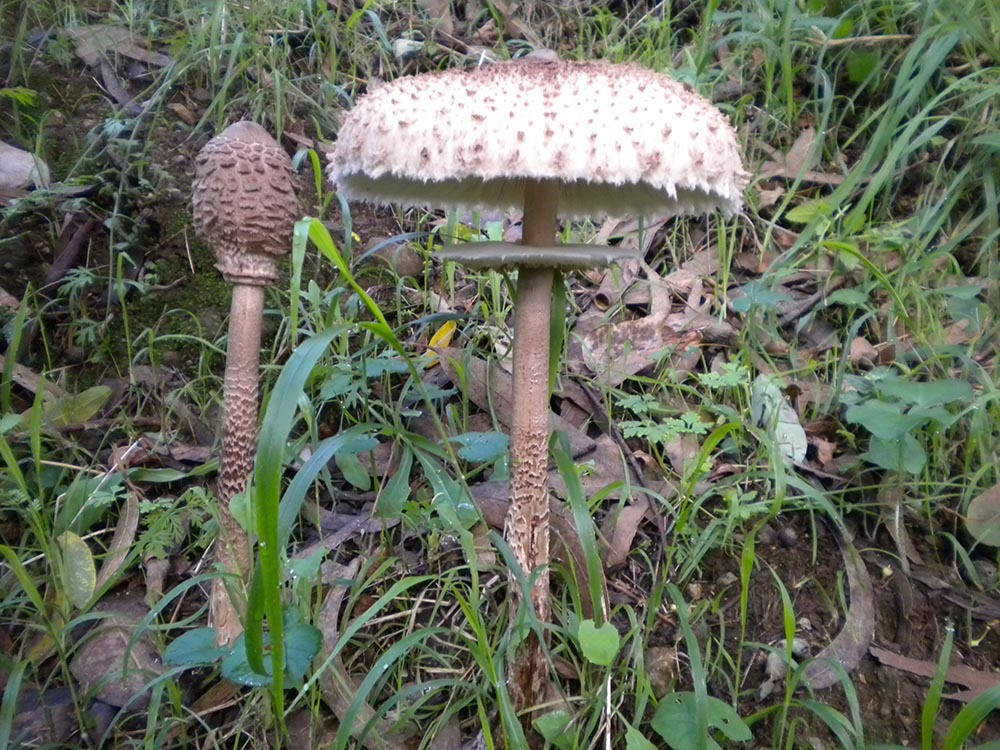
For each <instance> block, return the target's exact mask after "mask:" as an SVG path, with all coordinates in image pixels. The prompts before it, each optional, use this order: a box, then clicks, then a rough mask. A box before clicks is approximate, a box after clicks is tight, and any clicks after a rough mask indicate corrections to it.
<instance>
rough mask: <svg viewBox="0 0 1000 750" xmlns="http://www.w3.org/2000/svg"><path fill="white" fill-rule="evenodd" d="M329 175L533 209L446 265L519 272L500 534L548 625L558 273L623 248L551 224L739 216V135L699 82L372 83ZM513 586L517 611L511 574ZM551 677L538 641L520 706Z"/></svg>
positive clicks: (567, 76) (565, 72) (518, 669)
mask: <svg viewBox="0 0 1000 750" xmlns="http://www.w3.org/2000/svg"><path fill="white" fill-rule="evenodd" d="M403 123H405V124H406V126H405V128H404V127H403ZM404 130H405V133H404V132H403V131H404ZM329 175H330V178H331V180H332V181H333V182H334V184H335V185H336V187H337V189H338V190H339V191H340V192H341V194H343V195H344V196H345V197H347V198H352V199H361V200H367V201H373V202H376V203H383V204H386V203H398V204H402V205H406V206H424V207H432V208H433V207H455V208H467V209H468V208H471V209H478V208H483V209H498V208H499V209H508V208H523V210H524V220H523V240H522V243H521V246H519V247H516V248H514V249H512V247H511V246H510V245H504V244H503V243H475V244H470V245H468V246H461V247H460V246H455V247H452V248H448V249H447V254H448V257H451V258H453V259H457V260H460V261H462V262H467V263H478V264H480V265H487V264H488V263H494V264H496V265H515V266H516V267H517V268H518V280H517V300H516V305H515V311H514V318H515V319H514V330H515V341H514V371H513V380H514V393H513V401H514V404H513V412H514V415H513V421H512V424H511V426H510V433H511V509H510V513H509V515H508V519H507V526H506V533H507V538H508V542H509V543H510V546H511V549H512V550H513V552H514V554H515V557H516V558H517V562H518V564H519V565H520V566H521V568H522V569H523V570H524V571H525V574H526V575H531V574H533V573H534V574H536V577H535V585H534V587H533V588H532V590H531V603H532V606H533V607H534V610H535V614H536V616H537V618H538V619H539V620H540V621H542V622H546V621H547V620H548V618H549V614H550V608H549V606H550V605H549V594H548V577H547V575H546V573H545V569H546V567H547V565H548V563H549V556H548V537H549V531H548V518H547V517H548V508H549V505H548V500H547V486H546V482H547V471H548V437H549V425H548V416H549V360H548V357H549V320H550V317H551V315H550V314H551V302H552V281H553V270H552V269H553V268H566V267H572V266H573V265H577V264H579V265H585V264H590V265H593V264H595V263H606V262H608V260H609V256H612V257H613V256H614V255H615V254H616V253H618V252H619V251H618V250H617V249H615V248H607V249H605V251H604V252H600V251H595V250H596V249H595V248H594V247H592V246H566V245H556V244H555V242H554V238H555V236H556V229H557V225H556V218H557V217H559V216H562V217H575V216H588V217H591V218H596V217H600V216H608V215H611V216H618V215H623V214H640V215H648V214H653V213H655V214H658V215H663V214H670V213H674V214H679V213H706V212H709V211H713V210H716V209H721V210H722V211H723V212H724V213H727V214H733V213H735V212H736V211H737V210H739V207H740V205H741V203H742V192H743V188H744V186H745V184H746V177H747V176H746V173H745V172H744V171H743V167H742V163H741V159H740V154H739V147H738V144H737V141H736V134H735V132H734V131H733V128H732V127H731V126H730V124H729V122H728V120H727V119H726V117H725V116H724V115H723V114H722V113H721V112H719V110H717V109H716V108H715V107H713V106H712V105H711V104H710V103H709V102H708V101H707V100H705V99H704V98H702V97H701V96H699V95H698V94H697V93H696V92H695V91H694V89H692V88H691V87H690V86H687V85H685V84H681V83H679V82H677V81H675V80H673V79H671V78H670V77H668V76H665V75H662V74H659V73H655V72H653V71H651V70H648V69H646V68H642V67H639V66H636V65H612V64H609V63H605V62H585V63H575V62H546V63H545V64H534V65H525V64H517V63H497V64H493V65H486V66H483V67H479V68H470V69H465V70H450V71H445V72H442V73H429V74H425V75H417V76H411V77H407V78H401V79H398V80H396V81H393V82H392V83H389V84H385V85H383V86H380V87H378V88H374V89H373V90H372V91H370V92H369V93H368V94H367V95H366V96H365V97H364V98H363V99H361V100H360V101H359V102H358V104H357V106H356V107H355V108H354V110H353V111H352V112H351V114H350V115H349V116H348V118H347V119H346V120H345V122H344V124H343V127H342V128H341V130H340V134H339V136H338V140H337V146H336V149H335V150H334V152H333V154H332V155H331V157H330V166H329ZM511 590H512V592H513V596H514V597H515V601H514V605H515V606H513V607H512V611H514V612H516V610H517V606H516V605H517V604H519V602H520V592H519V589H518V587H517V586H516V585H515V582H514V581H513V579H512V585H511ZM595 609H597V610H598V611H600V608H599V607H595ZM550 671H551V670H550V667H549V665H548V664H547V663H546V660H545V658H544V651H543V649H542V648H541V644H539V643H538V642H537V641H535V642H532V641H531V639H530V638H529V639H528V647H527V648H526V649H525V650H524V651H523V653H522V654H520V655H519V656H518V658H517V660H516V661H515V663H514V664H513V665H512V667H511V670H510V679H509V686H510V691H511V696H512V698H513V699H514V703H515V706H516V707H517V708H518V709H526V708H530V707H532V706H535V705H538V704H539V703H542V702H544V701H545V700H546V698H547V696H546V694H545V693H546V686H547V684H548V682H549V675H550Z"/></svg>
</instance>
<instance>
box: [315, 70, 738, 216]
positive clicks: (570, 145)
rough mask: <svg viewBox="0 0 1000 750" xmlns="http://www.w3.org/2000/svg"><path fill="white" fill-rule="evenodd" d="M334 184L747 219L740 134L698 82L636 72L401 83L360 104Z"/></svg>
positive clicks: (392, 197)
mask: <svg viewBox="0 0 1000 750" xmlns="http://www.w3.org/2000/svg"><path fill="white" fill-rule="evenodd" d="M329 176H330V178H331V180H332V181H333V183H334V184H335V185H336V187H337V189H338V190H339V191H340V192H341V193H342V194H343V195H344V196H345V197H347V198H354V199H363V200H368V201H372V202H376V203H399V204H403V205H417V206H428V207H434V206H446V205H447V206H456V207H462V208H500V209H506V208H521V207H523V202H524V191H525V182H526V181H527V180H557V181H559V182H560V192H559V215H560V216H604V215H612V216H618V215H622V214H626V213H628V214H646V215H648V214H652V213H657V214H664V213H668V214H669V213H698V212H707V211H711V210H713V209H716V208H719V209H722V210H723V211H725V212H726V213H729V214H731V213H733V212H735V211H737V210H738V209H739V207H740V205H741V203H742V191H743V187H744V186H745V184H746V173H745V172H744V171H743V167H742V163H741V160H740V155H739V149H738V146H737V142H736V134H735V132H734V130H733V128H732V126H731V125H730V124H729V121H728V120H727V119H726V117H725V116H724V115H723V114H722V113H721V112H720V111H719V110H718V109H716V108H715V107H714V106H713V105H712V104H710V103H709V102H708V101H707V100H706V99H704V98H703V97H701V96H699V95H698V94H697V93H696V92H695V91H694V89H693V88H691V87H690V86H688V85H686V84H682V83H679V82H677V81H675V80H674V79H672V78H670V77H669V76H667V75H664V74H661V73H656V72H654V71H652V70H649V69H647V68H643V67H640V66H638V65H633V64H622V65H616V64H611V63H607V62H547V63H519V62H510V63H494V64H492V65H485V66H482V67H479V68H467V69H456V70H448V71H445V72H441V73H427V74H422V75H416V76H410V77H405V78H400V79H397V80H395V81H393V82H392V83H388V84H385V85H382V86H380V87H378V88H376V89H374V90H372V91H371V92H369V93H368V94H367V95H366V96H365V97H364V98H362V99H361V100H360V101H359V102H358V104H357V106H355V107H354V109H353V110H352V111H351V113H350V114H349V116H348V117H347V119H346V120H345V121H344V124H343V126H342V127H341V130H340V134H339V136H338V139H337V144H336V148H335V149H334V151H333V153H332V155H331V156H330V166H329Z"/></svg>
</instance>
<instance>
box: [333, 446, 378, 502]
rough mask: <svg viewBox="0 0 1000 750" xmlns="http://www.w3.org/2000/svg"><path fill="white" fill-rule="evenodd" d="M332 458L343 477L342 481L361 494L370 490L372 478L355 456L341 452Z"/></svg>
mask: <svg viewBox="0 0 1000 750" xmlns="http://www.w3.org/2000/svg"><path fill="white" fill-rule="evenodd" d="M333 458H334V461H336V462H337V468H338V469H340V473H341V474H343V475H344V479H346V480H347V482H348V483H349V484H350V485H351V486H352V487H354V489H356V490H360V491H361V492H367V491H368V490H370V489H371V487H372V478H371V476H370V475H369V474H368V469H366V468H365V465H364V463H362V461H361V459H360V458H358V456H357V454H354V453H343V452H341V453H337V454H336V455H335V456H334V457H333Z"/></svg>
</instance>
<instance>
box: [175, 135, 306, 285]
mask: <svg viewBox="0 0 1000 750" xmlns="http://www.w3.org/2000/svg"><path fill="white" fill-rule="evenodd" d="M191 213H192V215H193V217H194V225H195V229H196V230H197V232H198V234H199V235H200V236H201V237H202V239H204V240H205V242H207V243H208V244H209V245H210V246H211V247H212V249H213V250H214V251H215V257H216V260H217V261H218V262H217V263H216V268H218V269H219V270H220V271H221V272H222V274H223V276H224V277H225V278H226V280H227V281H231V282H236V283H243V284H270V283H273V282H274V281H276V280H277V277H278V267H277V261H278V259H279V258H281V257H282V256H284V255H286V254H287V253H288V252H289V250H291V246H292V230H293V228H294V226H295V222H296V221H297V220H298V219H300V218H301V209H300V207H299V202H298V199H297V198H296V196H295V188H294V186H293V184H292V164H291V160H290V159H289V158H288V154H287V153H285V151H284V149H282V148H281V146H279V145H278V143H277V141H275V140H274V138H272V137H271V135H270V134H269V133H268V132H267V131H266V130H264V128H262V127H261V126H260V125H258V124H257V123H254V122H245V121H241V122H236V123H233V124H232V125H230V126H229V127H228V128H226V129H225V130H223V131H222V132H221V133H220V134H219V135H217V136H216V137H215V138H213V139H212V140H210V141H209V142H208V143H206V144H205V147H204V148H202V150H201V151H200V152H199V153H198V156H197V158H196V160H195V178H194V183H193V185H192V196H191Z"/></svg>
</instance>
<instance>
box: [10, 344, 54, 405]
mask: <svg viewBox="0 0 1000 750" xmlns="http://www.w3.org/2000/svg"><path fill="white" fill-rule="evenodd" d="M6 368H7V358H6V357H4V355H2V354H0V371H4V370H6ZM11 380H13V381H14V382H15V383H17V384H18V385H19V386H21V387H22V388H24V389H25V390H27V391H30V392H31V393H32V394H37V393H38V392H39V391H40V390H42V389H44V391H43V393H42V399H43V400H44V401H45V402H46V403H51V402H53V401H58V400H60V399H65V398H67V393H66V391H64V390H63V389H62V388H60V387H59V386H58V385H56V384H55V383H50V382H49V381H48V380H46V379H45V378H44V377H42V376H41V375H39V374H38V373H37V372H35V371H34V370H31V369H29V368H27V367H25V366H24V365H19V364H16V363H15V364H14V367H13V370H12V371H11Z"/></svg>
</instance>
